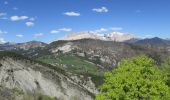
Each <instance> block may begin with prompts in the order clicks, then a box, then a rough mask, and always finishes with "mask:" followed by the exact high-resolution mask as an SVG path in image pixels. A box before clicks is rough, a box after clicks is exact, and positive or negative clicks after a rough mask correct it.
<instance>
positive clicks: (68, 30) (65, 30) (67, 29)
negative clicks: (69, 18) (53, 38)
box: [58, 28, 72, 32]
mask: <svg viewBox="0 0 170 100" xmlns="http://www.w3.org/2000/svg"><path fill="white" fill-rule="evenodd" d="M58 30H59V31H63V32H70V31H72V29H71V28H61V29H58Z"/></svg>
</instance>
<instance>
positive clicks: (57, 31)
mask: <svg viewBox="0 0 170 100" xmlns="http://www.w3.org/2000/svg"><path fill="white" fill-rule="evenodd" d="M71 31H72V29H71V28H60V29H54V30H51V31H50V33H51V34H55V33H59V32H71Z"/></svg>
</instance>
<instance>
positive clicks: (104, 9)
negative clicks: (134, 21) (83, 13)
mask: <svg viewBox="0 0 170 100" xmlns="http://www.w3.org/2000/svg"><path fill="white" fill-rule="evenodd" d="M92 11H95V12H98V13H106V12H108V11H109V10H108V9H107V8H106V7H101V8H93V9H92Z"/></svg>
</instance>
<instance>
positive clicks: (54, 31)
mask: <svg viewBox="0 0 170 100" xmlns="http://www.w3.org/2000/svg"><path fill="white" fill-rule="evenodd" d="M59 32H60V31H58V30H51V32H50V33H52V34H55V33H59Z"/></svg>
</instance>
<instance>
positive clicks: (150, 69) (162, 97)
mask: <svg viewBox="0 0 170 100" xmlns="http://www.w3.org/2000/svg"><path fill="white" fill-rule="evenodd" d="M167 80H168V77H167V74H166V73H163V72H162V71H161V70H159V69H158V67H157V66H156V64H155V61H154V60H153V59H150V58H148V57H147V56H144V55H141V56H138V57H134V58H131V59H127V60H123V61H122V62H121V63H120V64H119V65H118V66H117V68H116V69H113V70H112V71H111V72H107V73H105V80H104V84H103V85H102V86H101V87H99V90H100V93H99V94H98V95H96V100H169V99H170V88H169V87H168V85H167V84H166V83H167Z"/></svg>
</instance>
